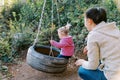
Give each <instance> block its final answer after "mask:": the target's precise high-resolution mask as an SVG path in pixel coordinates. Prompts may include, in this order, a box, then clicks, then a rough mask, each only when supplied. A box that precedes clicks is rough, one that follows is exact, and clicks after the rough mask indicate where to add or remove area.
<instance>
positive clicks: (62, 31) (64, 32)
mask: <svg viewBox="0 0 120 80" xmlns="http://www.w3.org/2000/svg"><path fill="white" fill-rule="evenodd" d="M70 26H71V25H70V24H67V25H65V26H63V27H60V28H59V29H58V36H59V38H62V37H64V36H68V34H69V28H70Z"/></svg>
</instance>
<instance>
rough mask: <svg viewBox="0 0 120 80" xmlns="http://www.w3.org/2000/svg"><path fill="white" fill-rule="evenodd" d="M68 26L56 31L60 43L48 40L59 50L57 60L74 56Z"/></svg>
mask: <svg viewBox="0 0 120 80" xmlns="http://www.w3.org/2000/svg"><path fill="white" fill-rule="evenodd" d="M70 26H71V25H70V24H67V25H66V26H64V27H60V28H59V29H58V36H59V38H60V42H56V41H54V40H50V43H51V45H53V46H55V47H57V48H61V51H60V54H59V55H58V56H57V57H59V58H66V59H69V58H70V57H71V56H72V55H73V54H74V48H75V47H74V42H73V39H72V36H70V35H69V28H70Z"/></svg>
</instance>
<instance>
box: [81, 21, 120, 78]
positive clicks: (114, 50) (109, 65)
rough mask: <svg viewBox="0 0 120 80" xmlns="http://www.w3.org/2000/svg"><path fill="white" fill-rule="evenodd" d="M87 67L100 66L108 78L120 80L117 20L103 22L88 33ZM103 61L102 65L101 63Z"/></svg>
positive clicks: (119, 46)
mask: <svg viewBox="0 0 120 80" xmlns="http://www.w3.org/2000/svg"><path fill="white" fill-rule="evenodd" d="M87 49H88V53H87V56H88V61H86V62H85V63H83V64H82V66H83V67H84V68H86V69H91V70H95V69H97V68H100V69H101V70H103V71H104V74H105V76H106V78H107V80H120V77H119V76H120V31H119V29H118V28H117V27H116V24H115V22H112V23H105V22H101V23H100V24H98V25H97V26H96V27H95V28H94V29H93V30H92V31H91V32H89V34H88V41H87ZM99 61H101V65H99V64H100V63H99Z"/></svg>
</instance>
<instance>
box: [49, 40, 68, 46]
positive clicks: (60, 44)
mask: <svg viewBox="0 0 120 80" xmlns="http://www.w3.org/2000/svg"><path fill="white" fill-rule="evenodd" d="M50 43H51V45H53V46H55V47H57V48H62V47H64V46H66V44H65V43H64V42H56V41H54V40H50Z"/></svg>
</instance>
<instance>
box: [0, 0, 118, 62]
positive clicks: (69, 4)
mask: <svg viewBox="0 0 120 80" xmlns="http://www.w3.org/2000/svg"><path fill="white" fill-rule="evenodd" d="M27 1H28V2H27V3H21V2H17V3H15V4H13V6H12V7H5V8H4V10H3V11H2V13H1V14H2V18H0V22H1V23H0V59H1V60H3V61H5V62H9V61H11V60H12V59H13V58H14V57H16V56H17V55H18V53H19V52H20V51H21V50H23V49H27V48H28V47H29V46H30V45H32V44H33V42H34V39H35V38H36V34H37V31H38V24H39V19H40V17H41V16H40V15H41V11H42V6H43V1H44V0H35V1H34V0H27ZM51 1H52V0H47V3H46V6H45V11H44V16H43V21H42V25H41V29H40V33H39V40H38V42H37V44H41V45H50V43H49V40H50V39H51V36H52V38H53V39H54V40H57V41H59V38H58V35H57V29H58V28H59V27H61V26H64V25H66V23H67V22H69V23H71V24H72V27H71V29H70V35H72V36H73V39H74V43H75V46H76V51H78V50H81V49H82V47H83V46H84V45H86V44H85V38H86V36H87V34H88V31H87V30H86V28H85V27H84V12H85V11H86V10H87V9H88V8H90V7H94V6H96V7H99V6H102V7H105V8H106V10H107V14H108V21H115V22H117V25H118V26H120V17H119V14H120V13H119V11H118V10H117V8H116V5H115V4H114V3H113V1H112V0H53V1H54V3H53V18H54V19H53V24H54V28H55V29H54V30H52V29H51V28H52V27H51V24H52V19H51V17H52V2H51ZM51 32H52V33H51Z"/></svg>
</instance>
